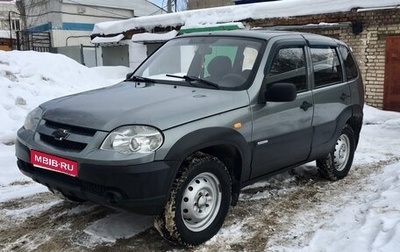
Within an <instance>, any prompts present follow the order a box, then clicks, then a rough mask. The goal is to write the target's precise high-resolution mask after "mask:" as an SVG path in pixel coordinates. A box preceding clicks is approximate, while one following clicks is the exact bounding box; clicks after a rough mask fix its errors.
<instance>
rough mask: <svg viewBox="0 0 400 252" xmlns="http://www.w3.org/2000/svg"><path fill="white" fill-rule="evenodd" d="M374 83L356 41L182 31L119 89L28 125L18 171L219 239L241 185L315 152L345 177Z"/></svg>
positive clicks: (45, 110)
mask: <svg viewBox="0 0 400 252" xmlns="http://www.w3.org/2000/svg"><path fill="white" fill-rule="evenodd" d="M363 104H364V91H363V83H362V80H361V77H360V73H359V70H358V67H357V65H356V62H355V60H354V58H353V57H352V54H351V52H350V50H349V48H348V47H347V46H346V45H345V44H344V43H342V42H340V41H338V40H335V39H332V38H327V37H323V36H317V35H312V34H303V33H290V32H272V31H266V32H261V31H240V32H215V33H202V34H192V35H190V34H189V35H183V36H178V37H177V38H175V39H172V40H170V41H169V42H167V43H166V44H165V45H163V46H162V47H161V48H160V49H159V50H157V51H156V52H155V53H154V54H153V55H151V56H150V57H149V58H148V59H147V60H146V61H144V62H143V63H142V65H141V66H139V67H138V68H137V69H136V70H135V72H133V73H132V74H130V75H128V76H127V79H126V80H125V81H124V82H122V83H120V84H117V85H115V86H112V87H108V88H103V89H98V90H93V91H89V92H84V93H80V94H76V95H71V96H67V97H62V98H58V99H55V100H51V101H48V102H46V103H43V104H42V105H40V106H39V107H38V108H36V109H35V110H33V111H32V112H30V113H29V115H28V116H27V118H26V121H25V124H24V126H23V127H22V128H21V129H20V130H19V131H18V141H17V144H16V156H17V158H18V166H19V168H20V170H21V171H22V172H23V173H24V174H25V175H27V176H29V177H31V178H33V179H34V180H35V181H37V182H39V183H41V184H43V185H45V186H47V187H48V188H49V189H50V190H51V191H53V192H58V193H61V194H62V195H63V196H65V197H66V198H68V199H70V200H73V201H85V200H90V201H94V202H97V203H100V204H103V205H106V206H110V207H113V208H120V209H128V210H131V211H133V212H136V213H140V214H148V215H156V216H157V217H156V218H155V226H156V228H157V229H158V231H159V232H160V233H161V235H162V236H163V237H165V238H166V239H168V240H169V241H171V242H173V243H180V244H184V245H196V244H200V243H202V242H205V241H206V240H208V239H210V238H211V237H212V236H214V235H215V234H216V233H217V232H218V230H219V229H220V227H221V226H222V224H223V222H224V219H225V216H226V214H227V213H228V209H229V206H230V205H235V204H236V203H237V201H238V197H239V192H240V189H241V188H243V187H244V186H246V185H249V184H251V183H254V182H255V181H258V180H260V179H264V178H266V177H269V176H272V175H274V174H276V173H278V172H282V171H284V170H286V169H289V168H292V167H294V166H298V165H301V164H305V163H307V162H310V161H312V160H316V161H317V162H316V163H317V166H318V168H319V171H320V173H321V175H322V176H323V177H326V178H328V179H331V180H337V179H341V178H343V177H345V176H346V175H347V174H348V172H349V170H350V167H351V165H352V161H353V155H354V151H355V149H356V147H357V143H358V139H359V135H360V130H361V125H362V119H363Z"/></svg>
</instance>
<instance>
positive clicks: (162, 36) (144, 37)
mask: <svg viewBox="0 0 400 252" xmlns="http://www.w3.org/2000/svg"><path fill="white" fill-rule="evenodd" d="M176 35H178V32H177V31H175V30H172V31H170V32H166V33H148V32H145V33H138V34H134V35H133V36H132V41H133V42H146V41H148V42H150V41H152V42H156V41H167V40H170V39H172V38H174V37H176ZM96 38H99V37H96ZM93 40H94V39H93Z"/></svg>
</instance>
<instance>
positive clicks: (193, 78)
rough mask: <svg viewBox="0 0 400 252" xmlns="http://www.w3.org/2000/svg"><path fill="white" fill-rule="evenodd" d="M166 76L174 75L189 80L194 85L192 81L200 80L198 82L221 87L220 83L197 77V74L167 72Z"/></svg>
mask: <svg viewBox="0 0 400 252" xmlns="http://www.w3.org/2000/svg"><path fill="white" fill-rule="evenodd" d="M166 76H168V77H173V78H179V79H184V80H185V81H187V82H189V83H190V84H192V85H193V83H192V81H198V82H201V83H203V84H206V85H209V86H212V87H214V88H217V89H219V85H218V84H217V83H214V82H212V81H208V80H205V79H202V78H199V77H196V76H189V75H184V76H179V75H173V74H166Z"/></svg>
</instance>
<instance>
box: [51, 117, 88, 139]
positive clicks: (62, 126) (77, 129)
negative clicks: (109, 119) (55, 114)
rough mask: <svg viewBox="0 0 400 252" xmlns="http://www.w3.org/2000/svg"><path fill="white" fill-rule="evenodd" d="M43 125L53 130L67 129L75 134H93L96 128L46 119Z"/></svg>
mask: <svg viewBox="0 0 400 252" xmlns="http://www.w3.org/2000/svg"><path fill="white" fill-rule="evenodd" d="M45 125H46V127H48V128H51V129H54V130H57V129H68V131H69V132H71V133H73V134H77V135H84V136H94V134H95V133H96V130H94V129H88V128H82V127H77V126H72V125H67V124H64V123H56V122H52V121H49V120H46V122H45Z"/></svg>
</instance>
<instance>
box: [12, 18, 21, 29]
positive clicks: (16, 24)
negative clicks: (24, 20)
mask: <svg viewBox="0 0 400 252" xmlns="http://www.w3.org/2000/svg"><path fill="white" fill-rule="evenodd" d="M11 29H12V30H13V31H19V30H21V23H20V21H19V19H11Z"/></svg>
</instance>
